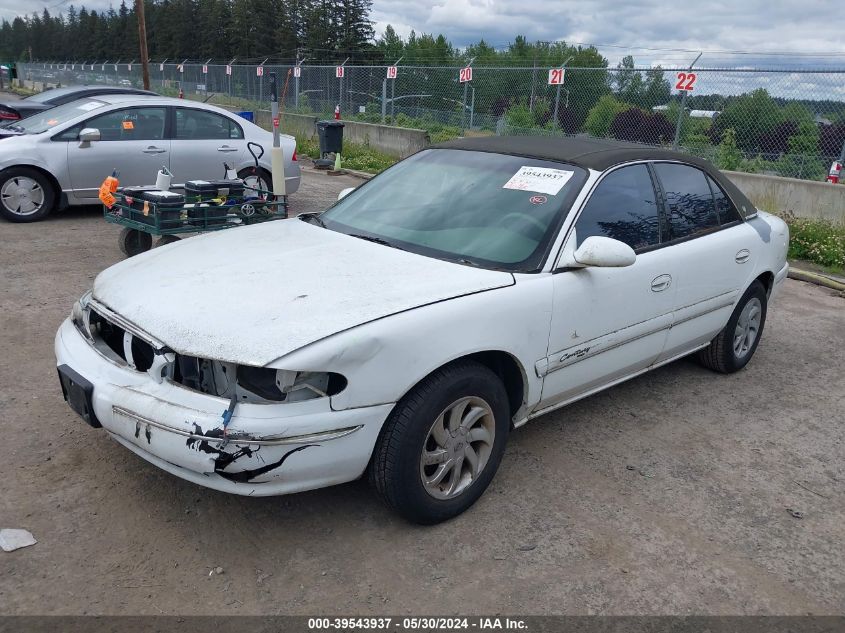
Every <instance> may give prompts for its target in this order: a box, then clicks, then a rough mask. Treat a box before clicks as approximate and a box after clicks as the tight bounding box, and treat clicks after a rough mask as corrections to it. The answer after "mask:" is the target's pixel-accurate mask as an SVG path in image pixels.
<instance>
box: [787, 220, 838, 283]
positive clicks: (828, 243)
mask: <svg viewBox="0 0 845 633" xmlns="http://www.w3.org/2000/svg"><path fill="white" fill-rule="evenodd" d="M785 219H786V221H787V223H788V224H789V257H791V258H794V259H803V260H806V261H809V262H813V263H814V264H820V265H822V266H826V267H828V268H833V269H836V270H842V269H843V268H845V226H842V225H837V224H833V223H832V222H829V221H827V220H815V219H808V218H797V217H795V216H788V217H786V218H785Z"/></svg>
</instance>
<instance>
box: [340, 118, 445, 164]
mask: <svg viewBox="0 0 845 633" xmlns="http://www.w3.org/2000/svg"><path fill="white" fill-rule="evenodd" d="M343 123H344V125H345V127H344V128H343V140H344V141H349V142H351V143H357V144H359V145H369V146H370V147H372V148H373V149H377V150H378V151H380V152H382V153H384V154H387V155H388V156H395V157H396V158H405V157H406V156H410V155H411V154H414V153H416V152H418V151H420V150H421V149H425V148H426V147H428V146H429V145H431V139H430V138H429V136H428V132H426V131H425V130H413V129H410V128H404V127H393V126H391V125H376V124H373V123H359V122H358V121H344V122H343Z"/></svg>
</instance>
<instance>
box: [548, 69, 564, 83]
mask: <svg viewBox="0 0 845 633" xmlns="http://www.w3.org/2000/svg"><path fill="white" fill-rule="evenodd" d="M563 76H564V70H563V68H552V69H551V70H550V71H549V85H550V86H561V85H563Z"/></svg>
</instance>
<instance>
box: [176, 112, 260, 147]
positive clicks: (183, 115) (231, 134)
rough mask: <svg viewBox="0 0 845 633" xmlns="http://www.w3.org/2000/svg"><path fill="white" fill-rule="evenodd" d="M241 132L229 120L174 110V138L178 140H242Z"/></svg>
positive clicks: (214, 114) (215, 115)
mask: <svg viewBox="0 0 845 633" xmlns="http://www.w3.org/2000/svg"><path fill="white" fill-rule="evenodd" d="M243 137H244V135H243V131H242V130H241V128H240V126H239V125H237V124H236V123H235V122H234V121H232V120H231V119H228V118H226V117H224V116H221V115H219V114H217V113H216V112H206V111H204V110H193V109H188V108H177V109H176V136H175V138H176V139H178V140H201V139H214V140H226V139H242V138H243Z"/></svg>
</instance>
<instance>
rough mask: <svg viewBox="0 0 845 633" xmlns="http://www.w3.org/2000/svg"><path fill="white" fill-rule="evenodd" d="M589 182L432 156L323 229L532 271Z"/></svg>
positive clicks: (366, 190)
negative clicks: (579, 193) (581, 189)
mask: <svg viewBox="0 0 845 633" xmlns="http://www.w3.org/2000/svg"><path fill="white" fill-rule="evenodd" d="M586 177H587V173H586V171H584V170H583V169H582V168H580V167H576V166H574V165H568V164H565V163H559V162H552V161H547V160H539V159H535V158H525V157H522V156H511V155H505V154H494V153H490V152H477V151H468V150H461V149H430V150H425V151H423V152H420V153H418V154H415V155H414V156H412V157H410V158H408V159H406V160H404V161H402V162H400V163H397V164H396V165H395V166H393V167H391V168H390V169H388V170H386V171H385V172H383V173H382V174H380V175H379V176H377V177H376V178H374V179H372V180H371V181H369V182H368V183H366V184H364V185H362V186H361V187H359V188H358V189H356V190H355V191H353V192H352V193H350V194H349V195H348V196H346V197H344V198H343V199H342V200H340V201H339V202H338V203H337V204H335V205H334V206H333V207H332V208H331V209H329V210H328V211H326V212H325V213H323V214H322V215H321V216H320V220H321V221H322V222H321V224H322V225H324V226H325V227H326V228H328V229H331V230H335V231H339V232H341V233H347V234H349V235H354V236H356V237H359V238H361V239H366V240H370V241H373V242H378V243H381V244H384V245H386V246H392V247H394V248H399V249H402V250H407V251H411V252H414V253H418V254H421V255H428V256H431V257H437V258H439V259H447V260H451V261H456V262H458V263H461V264H468V265H474V266H480V267H483V268H494V269H499V270H511V271H524V272H530V271H533V270H536V269H537V268H538V267H540V266H541V265H542V262H543V260H544V259H545V255H546V253H547V251H548V249H549V248H550V245H551V242H552V240H553V239H554V236H555V234H556V233H557V230H558V228H559V226H560V223H561V221H562V219H563V217H565V215H566V213H567V212H568V211H569V209H570V207H571V206H572V203H573V201H574V199H575V196H576V195H577V193H578V191H579V190H580V188H581V187H582V185H583V183H584V182H585V180H586Z"/></svg>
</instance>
